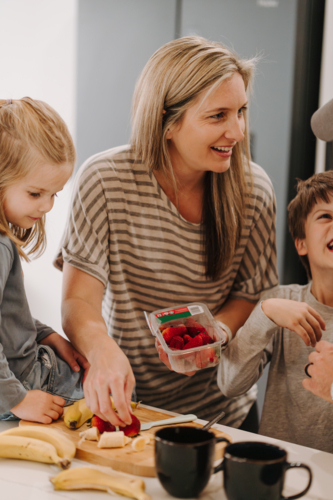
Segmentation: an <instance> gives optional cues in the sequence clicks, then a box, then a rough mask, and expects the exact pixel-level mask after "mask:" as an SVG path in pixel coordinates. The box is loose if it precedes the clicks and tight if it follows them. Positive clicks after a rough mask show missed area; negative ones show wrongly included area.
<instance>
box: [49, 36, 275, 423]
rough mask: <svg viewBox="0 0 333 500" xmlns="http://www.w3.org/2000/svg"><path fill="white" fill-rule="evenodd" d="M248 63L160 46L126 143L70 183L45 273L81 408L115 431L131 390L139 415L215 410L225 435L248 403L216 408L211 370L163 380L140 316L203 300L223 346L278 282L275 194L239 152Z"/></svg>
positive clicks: (198, 47) (189, 41) (249, 398)
mask: <svg viewBox="0 0 333 500" xmlns="http://www.w3.org/2000/svg"><path fill="white" fill-rule="evenodd" d="M253 64H254V61H246V60H241V59H239V58H238V57H237V56H236V55H234V54H233V53H232V52H231V51H229V50H228V49H227V48H225V47H223V46H222V45H220V44H218V43H213V42H208V41H207V40H205V39H203V38H200V37H184V38H180V39H177V40H174V41H172V42H169V43H167V44H166V45H164V46H163V47H161V48H160V49H159V50H157V51H156V52H155V54H153V56H152V57H151V58H150V60H149V61H148V63H147V64H146V66H145V68H144V70H143V72H142V74H141V76H140V78H139V80H138V83H137V86H136V89H135V93H134V97H133V112H132V135H131V140H130V145H129V146H122V147H118V148H114V149H111V150H108V151H105V152H102V153H100V154H98V155H95V156H94V157H92V158H91V159H89V160H88V161H87V162H86V163H85V164H84V165H83V166H82V167H81V169H80V171H79V173H78V175H77V178H76V183H75V186H74V196H73V206H72V209H71V211H70V217H69V221H68V224H67V229H66V231H65V235H64V239H63V242H62V248H61V252H60V253H59V255H58V259H57V261H56V265H57V266H58V267H59V268H62V266H63V270H64V288H63V290H64V294H63V308H62V310H63V326H64V331H65V333H66V335H67V336H68V337H69V338H71V340H72V341H73V342H74V343H75V345H76V346H77V347H78V348H79V350H80V351H81V352H83V353H84V354H85V356H86V357H87V358H88V360H89V362H90V364H91V368H90V370H89V373H88V375H87V378H86V380H85V386H84V390H85V396H86V399H87V402H88V405H89V406H90V408H91V409H92V411H93V412H94V413H96V414H98V415H99V416H100V417H101V418H104V419H105V420H110V421H111V422H112V423H113V424H114V425H121V423H122V422H121V420H123V421H125V422H126V421H130V415H129V410H128V402H129V400H130V398H131V395H132V390H133V387H134V384H135V383H136V392H137V396H138V397H139V399H140V400H142V401H143V402H144V403H146V404H148V405H152V406H158V407H161V408H166V409H168V410H173V411H177V412H180V413H194V414H196V415H197V416H199V417H202V418H207V419H211V417H212V416H213V415H215V414H216V413H217V412H218V411H221V410H223V409H224V411H225V413H226V415H225V417H224V419H223V420H222V423H224V424H227V425H232V426H235V427H239V426H240V425H241V424H242V422H243V421H244V419H245V418H246V416H247V414H248V412H249V409H250V408H251V407H252V405H253V404H254V402H255V400H256V388H255V387H254V388H252V389H250V390H249V391H248V392H247V393H246V394H245V395H242V396H239V397H237V398H235V399H228V398H226V397H225V396H224V395H223V394H222V393H221V392H220V390H219V388H218V386H217V367H215V368H207V369H205V370H201V371H198V372H197V373H196V374H195V375H194V376H193V377H190V376H188V377H187V376H186V375H184V374H178V373H175V372H173V371H172V370H171V369H170V364H169V362H168V359H167V356H166V354H165V353H164V351H163V350H162V348H161V346H157V349H158V353H157V352H156V347H155V343H154V339H153V337H152V336H151V334H150V332H149V330H148V328H147V324H146V321H145V317H144V311H148V312H151V311H154V310H159V309H162V308H165V307H167V306H170V307H172V306H174V305H177V304H179V303H191V302H204V303H206V304H207V306H208V307H209V309H210V310H211V311H212V313H213V314H214V315H215V318H216V319H217V320H220V321H221V322H223V327H224V329H225V330H226V331H227V333H228V335H229V339H230V340H231V337H232V335H233V334H235V332H236V331H237V329H238V328H239V327H240V326H241V325H242V324H243V323H244V321H245V320H246V319H247V317H248V315H249V313H250V312H251V310H252V309H253V307H254V304H255V303H256V301H257V300H258V298H259V296H260V293H261V292H262V291H263V290H264V289H269V288H271V287H273V286H274V285H276V283H277V273H276V250H275V203H274V202H275V200H274V192H273V188H272V185H271V182H270V180H269V178H268V177H267V175H266V174H265V172H264V171H263V170H262V169H261V168H260V167H259V166H257V165H255V164H253V163H251V161H250V154H249V141H248V124H247V121H248V120H247V109H246V108H247V101H248V95H247V94H248V91H249V86H250V81H251V77H252V70H253ZM102 308H103V317H102V314H101V310H102ZM109 337H111V338H109ZM161 361H162V362H161ZM133 372H134V374H133ZM134 375H135V377H134ZM110 392H111V393H112V395H113V397H114V400H115V404H116V407H117V410H118V413H117V414H115V413H114V411H113V410H112V408H111V405H110V399H109V393H110ZM252 430H254V428H252Z"/></svg>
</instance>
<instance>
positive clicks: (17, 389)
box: [0, 234, 54, 414]
mask: <svg viewBox="0 0 333 500" xmlns="http://www.w3.org/2000/svg"><path fill="white" fill-rule="evenodd" d="M52 332H54V330H52V329H51V328H49V327H48V326H45V325H43V324H42V323H40V322H39V321H37V320H35V319H34V318H33V317H32V316H31V313H30V309H29V305H28V301H27V297H26V294H25V290H24V284H23V273H22V266H21V262H20V256H19V253H18V251H17V248H16V246H15V245H14V243H13V242H12V241H11V240H10V239H9V238H8V237H7V236H4V235H2V234H0V414H2V413H5V412H7V411H9V410H10V409H11V408H13V407H14V406H16V405H17V404H18V403H20V402H21V401H22V399H23V398H24V397H25V395H26V393H27V391H26V389H25V388H24V387H23V384H22V382H23V381H24V380H25V378H26V377H27V375H28V374H29V372H30V370H31V369H32V367H33V365H34V362H35V358H36V353H37V342H40V341H41V340H42V339H43V338H45V337H47V336H48V335H50V333H52Z"/></svg>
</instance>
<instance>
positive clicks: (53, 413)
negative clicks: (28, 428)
mask: <svg viewBox="0 0 333 500" xmlns="http://www.w3.org/2000/svg"><path fill="white" fill-rule="evenodd" d="M64 405H65V400H64V399H63V398H61V397H60V396H54V395H52V394H49V393H48V392H43V391H37V390H34V391H28V392H27V394H26V396H25V398H24V399H22V401H21V402H20V403H19V404H18V405H16V406H14V408H12V409H11V410H10V411H11V412H12V413H14V415H16V416H17V417H18V418H21V419H23V420H29V421H30V422H39V423H41V424H50V423H51V422H52V421H53V420H57V419H58V418H59V417H60V415H62V414H63V411H64V410H63V407H64Z"/></svg>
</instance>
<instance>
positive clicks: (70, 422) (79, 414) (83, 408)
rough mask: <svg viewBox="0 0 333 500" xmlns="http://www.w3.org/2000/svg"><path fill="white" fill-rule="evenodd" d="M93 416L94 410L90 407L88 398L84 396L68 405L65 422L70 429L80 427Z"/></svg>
mask: <svg viewBox="0 0 333 500" xmlns="http://www.w3.org/2000/svg"><path fill="white" fill-rule="evenodd" d="M93 416H94V414H93V412H92V411H91V410H90V409H89V408H88V406H87V405H86V400H85V399H84V398H83V399H80V400H79V401H75V403H73V404H72V405H71V406H69V407H68V409H67V411H66V412H65V415H64V422H65V424H66V425H67V427H68V428H69V429H78V428H79V427H81V425H83V424H84V423H85V422H86V421H87V420H89V419H90V418H92V417H93Z"/></svg>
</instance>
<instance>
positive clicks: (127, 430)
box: [119, 414, 141, 437]
mask: <svg viewBox="0 0 333 500" xmlns="http://www.w3.org/2000/svg"><path fill="white" fill-rule="evenodd" d="M131 417H132V423H131V424H129V425H125V427H119V430H121V431H123V433H124V434H125V436H128V437H133V436H137V435H138V434H139V432H140V429H141V422H140V420H139V419H138V417H136V416H135V415H133V414H132V415H131Z"/></svg>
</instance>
